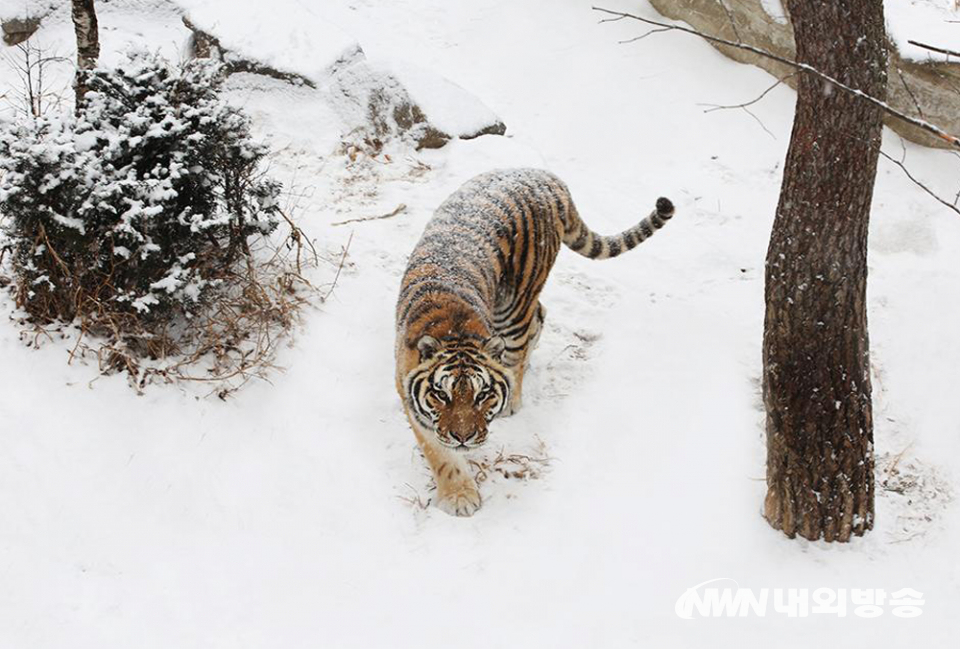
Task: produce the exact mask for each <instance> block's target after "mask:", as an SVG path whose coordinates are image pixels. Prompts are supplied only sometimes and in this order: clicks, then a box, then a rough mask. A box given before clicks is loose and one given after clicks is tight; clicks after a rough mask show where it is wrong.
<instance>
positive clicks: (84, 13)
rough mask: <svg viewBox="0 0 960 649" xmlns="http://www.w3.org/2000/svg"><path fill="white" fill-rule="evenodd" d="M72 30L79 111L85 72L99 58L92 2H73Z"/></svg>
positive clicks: (95, 17)
mask: <svg viewBox="0 0 960 649" xmlns="http://www.w3.org/2000/svg"><path fill="white" fill-rule="evenodd" d="M73 28H74V31H75V32H76V34H77V78H76V80H75V82H74V90H75V91H76V96H77V108H78V109H79V107H80V105H81V103H82V101H83V96H84V95H85V94H86V92H87V84H86V71H87V70H90V69H92V68H94V67H95V66H96V65H97V59H98V58H100V34H99V31H98V28H97V12H96V9H95V8H94V6H93V0H73Z"/></svg>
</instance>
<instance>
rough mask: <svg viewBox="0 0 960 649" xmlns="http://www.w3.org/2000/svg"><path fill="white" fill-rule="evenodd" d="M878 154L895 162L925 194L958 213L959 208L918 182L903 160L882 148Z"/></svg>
mask: <svg viewBox="0 0 960 649" xmlns="http://www.w3.org/2000/svg"><path fill="white" fill-rule="evenodd" d="M880 155H882V156H883V157H884V158H886V159H887V160H889V161H890V162H892V163H893V164H895V165H897V166H898V167H900V170H901V171H903V173H904V174H906V176H907V178H909V179H910V180H911V181H912V182H913V184H914V185H916V186H917V187H919V188H920V189H922V190H923V191H925V192H926V193H927V194H929V195H930V196H932V197H933V198H935V199H936V201H937V202H938V203H940V204H941V205H943V206H944V207H946V208H947V209H949V210H952V211H953V212H956V213H957V214H960V209H958V208H957V206H956V205H952V204H950V203H949V202H947V201H945V200H944V199H942V198H940V197H939V196H937V194H936V193H935V192H934V191H933V190H932V189H930V188H929V187H927V186H926V185H924V184H923V183H922V182H920V181H919V180H917V179H916V178H914V177H913V174H911V173H910V170H909V169H907V167H906V165H904V164H903V162H901V161H900V160H897V159H896V158H893V157H891V156H890V155H888V154H887V153H885V152H884V151H883V150H882V149H881V150H880Z"/></svg>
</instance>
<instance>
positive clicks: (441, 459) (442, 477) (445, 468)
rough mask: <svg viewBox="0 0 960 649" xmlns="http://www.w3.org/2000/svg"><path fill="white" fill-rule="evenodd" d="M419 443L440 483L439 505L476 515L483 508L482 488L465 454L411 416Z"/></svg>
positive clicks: (448, 510)
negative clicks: (454, 448)
mask: <svg viewBox="0 0 960 649" xmlns="http://www.w3.org/2000/svg"><path fill="white" fill-rule="evenodd" d="M410 419H411V422H410V424H411V426H412V427H413V432H414V435H416V438H417V443H418V444H419V445H420V449H421V450H422V451H423V456H424V457H425V458H426V459H427V464H429V465H430V469H431V471H433V479H434V482H436V484H437V498H436V505H437V507H438V508H439V509H440V510H441V511H444V512H446V513H447V514H450V515H451V516H473V514H474V512H476V511H477V510H478V509H480V502H481V501H480V490H479V489H478V488H477V481H476V480H474V479H473V475H472V474H471V473H470V467H469V465H468V464H467V461H466V460H465V459H464V457H463V456H462V455H461V454H459V453H457V452H456V451H454V450H451V449H448V448H446V447H445V446H443V445H442V444H440V442H438V441H437V439H436V436H435V435H434V434H433V433H432V432H430V431H427V430H422V429H421V428H420V427H419V426H418V425H417V423H416V422H415V421H414V420H413V418H412V417H411V418H410Z"/></svg>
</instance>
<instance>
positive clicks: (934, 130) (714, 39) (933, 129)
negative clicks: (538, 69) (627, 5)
mask: <svg viewBox="0 0 960 649" xmlns="http://www.w3.org/2000/svg"><path fill="white" fill-rule="evenodd" d="M592 9H593V10H594V11H599V12H601V13H604V14H609V15H611V16H615V17H616V20H621V19H623V18H630V19H632V20H636V21H639V22H642V23H645V24H647V25H653V26H655V27H661V28H664V29H665V30H676V31H680V32H684V33H686V34H693V35H694V36H699V37H700V38H702V39H704V40H707V41H710V42H711V43H719V44H721V45H727V46H729V47H735V48H737V49H741V50H745V51H747V52H752V53H754V54H756V55H758V56H762V57H764V58H767V59H770V60H772V61H777V62H779V63H782V64H784V65H787V66H790V67H791V68H794V69H796V70H800V71H802V72H807V73H810V74H812V75H814V76H816V77H819V78H821V79H823V80H824V81H828V82H830V83H831V84H833V85H834V86H836V87H837V88H839V89H841V90H843V91H844V92H847V93H849V94H851V95H854V96H857V97H860V98H862V99H863V100H864V101H866V102H868V103H870V104H873V105H874V106H876V107H878V108H879V109H880V110H882V111H883V112H885V113H887V114H888V115H891V116H893V117H895V118H897V119H899V120H901V121H903V122H907V123H908V124H912V125H914V126H916V127H917V128H919V129H921V130H924V131H926V132H927V133H930V134H931V135H934V136H936V137H938V138H940V139H941V140H944V141H945V142H948V143H949V144H950V145H951V146H954V147H956V148H958V149H960V138H958V137H956V136H953V135H950V134H949V133H947V132H946V131H944V130H943V129H941V128H939V127H937V126H934V125H933V124H931V123H929V122H927V121H924V120H922V119H917V118H915V117H910V116H909V115H907V114H905V113H902V112H900V111H899V110H897V109H895V108H893V107H892V106H890V105H889V104H887V103H886V102H883V101H880V100H879V99H877V98H876V97H872V96H870V95H868V94H867V93H865V92H863V91H862V90H857V89H856V88H852V87H850V86H848V85H847V84H845V83H843V82H842V81H839V80H838V79H836V78H834V77H831V76H830V75H828V74H825V73H823V72H821V71H820V70H817V69H816V68H815V67H813V66H812V65H809V64H807V63H800V62H798V61H793V60H791V59H788V58H786V57H783V56H779V55H777V54H773V53H772V52H768V51H766V50H764V49H761V48H759V47H754V46H753V45H747V44H745V43H737V42H734V41H731V40H728V39H726V38H720V37H718V36H712V35H710V34H704V33H703V32H701V31H699V30H696V29H693V28H692V27H685V26H683V25H669V24H667V23H662V22H659V21H656V20H650V19H649V18H643V17H642V16H637V15H635V14H630V13H625V12H621V11H613V10H611V9H604V8H602V7H592ZM613 20H614V18H607V19H605V20H601V22H612V21H613Z"/></svg>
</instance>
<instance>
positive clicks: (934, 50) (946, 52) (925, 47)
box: [907, 21, 960, 58]
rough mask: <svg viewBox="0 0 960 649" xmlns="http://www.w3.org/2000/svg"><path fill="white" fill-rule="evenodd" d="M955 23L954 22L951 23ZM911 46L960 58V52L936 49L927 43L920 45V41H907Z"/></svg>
mask: <svg viewBox="0 0 960 649" xmlns="http://www.w3.org/2000/svg"><path fill="white" fill-rule="evenodd" d="M949 22H953V21H949ZM907 42H908V43H910V44H911V45H916V46H917V47H922V48H923V49H925V50H930V51H931V52H939V53H940V54H946V55H947V56H956V57H957V58H960V52H955V51H954V50H946V49H944V48H942V47H934V46H933V45H927V44H926V43H920V42H918V41H907Z"/></svg>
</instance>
